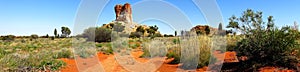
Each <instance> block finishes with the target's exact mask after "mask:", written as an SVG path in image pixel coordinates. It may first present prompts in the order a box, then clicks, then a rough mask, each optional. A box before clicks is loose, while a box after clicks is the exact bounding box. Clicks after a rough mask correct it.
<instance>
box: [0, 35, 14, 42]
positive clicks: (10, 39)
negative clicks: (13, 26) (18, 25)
mask: <svg viewBox="0 0 300 72" xmlns="http://www.w3.org/2000/svg"><path fill="white" fill-rule="evenodd" d="M15 38H16V36H14V35H7V36H3V37H2V38H1V40H4V41H13V40H15Z"/></svg>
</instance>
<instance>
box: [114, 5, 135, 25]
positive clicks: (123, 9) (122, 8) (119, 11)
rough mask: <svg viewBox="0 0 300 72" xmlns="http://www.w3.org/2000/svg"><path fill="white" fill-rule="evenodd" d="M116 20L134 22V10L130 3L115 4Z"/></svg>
mask: <svg viewBox="0 0 300 72" xmlns="http://www.w3.org/2000/svg"><path fill="white" fill-rule="evenodd" d="M115 14H116V21H123V22H127V23H131V22H132V11H131V6H130V4H129V3H126V4H124V5H120V4H118V5H116V6H115Z"/></svg>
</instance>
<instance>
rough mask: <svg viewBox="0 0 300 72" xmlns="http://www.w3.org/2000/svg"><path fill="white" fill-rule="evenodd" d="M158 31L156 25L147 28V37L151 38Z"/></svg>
mask: <svg viewBox="0 0 300 72" xmlns="http://www.w3.org/2000/svg"><path fill="white" fill-rule="evenodd" d="M157 30H158V27H157V26H156V25H154V26H149V29H147V32H148V33H149V34H150V35H149V36H152V35H154V34H155V32H156V31H157Z"/></svg>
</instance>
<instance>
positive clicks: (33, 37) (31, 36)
mask: <svg viewBox="0 0 300 72" xmlns="http://www.w3.org/2000/svg"><path fill="white" fill-rule="evenodd" d="M30 38H31V39H37V38H39V36H38V35H37V34H32V35H30Z"/></svg>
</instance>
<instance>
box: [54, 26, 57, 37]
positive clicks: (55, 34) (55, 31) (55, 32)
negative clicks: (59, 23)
mask: <svg viewBox="0 0 300 72" xmlns="http://www.w3.org/2000/svg"><path fill="white" fill-rule="evenodd" d="M54 36H55V37H58V36H57V30H56V28H55V29H54Z"/></svg>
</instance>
